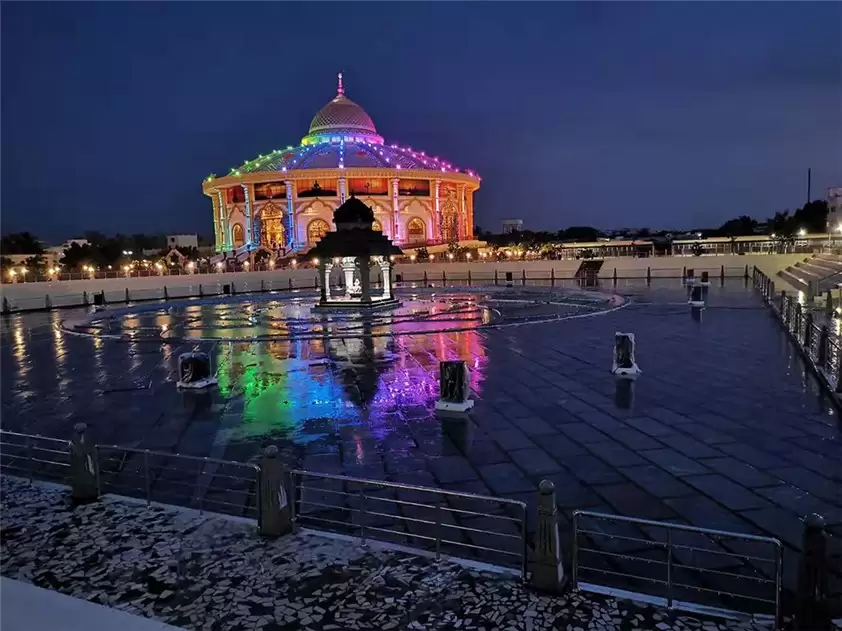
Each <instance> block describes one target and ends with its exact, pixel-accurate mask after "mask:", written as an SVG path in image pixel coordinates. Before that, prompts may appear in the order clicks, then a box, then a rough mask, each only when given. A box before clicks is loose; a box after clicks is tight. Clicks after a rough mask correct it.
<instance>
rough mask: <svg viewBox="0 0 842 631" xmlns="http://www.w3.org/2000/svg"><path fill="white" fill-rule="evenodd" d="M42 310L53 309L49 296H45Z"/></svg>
mask: <svg viewBox="0 0 842 631" xmlns="http://www.w3.org/2000/svg"><path fill="white" fill-rule="evenodd" d="M44 308H45V309H52V308H53V303H52V301H51V300H50V294H47V295H45V296H44Z"/></svg>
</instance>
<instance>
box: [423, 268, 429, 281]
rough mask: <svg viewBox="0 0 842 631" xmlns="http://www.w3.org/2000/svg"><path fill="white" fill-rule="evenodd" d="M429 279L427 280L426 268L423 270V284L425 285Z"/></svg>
mask: <svg viewBox="0 0 842 631" xmlns="http://www.w3.org/2000/svg"><path fill="white" fill-rule="evenodd" d="M428 283H429V281H428V280H427V270H424V285H427V284H428Z"/></svg>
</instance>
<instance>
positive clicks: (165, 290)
mask: <svg viewBox="0 0 842 631" xmlns="http://www.w3.org/2000/svg"><path fill="white" fill-rule="evenodd" d="M169 299H170V295H169V294H168V293H167V286H166V285H164V300H169Z"/></svg>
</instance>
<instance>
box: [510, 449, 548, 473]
mask: <svg viewBox="0 0 842 631" xmlns="http://www.w3.org/2000/svg"><path fill="white" fill-rule="evenodd" d="M509 456H510V457H511V458H512V460H513V461H514V463H515V464H516V465H518V466H519V467H520V468H521V469H522V470H523V471H524V472H525V473H526V475H528V476H533V475H545V474H547V473H555V472H556V471H560V470H561V465H560V464H559V463H558V462H557V461H556V460H555V459H554V458H552V457H550V456H549V454H547V452H546V451H543V450H542V449H517V450H514V451H510V452H509Z"/></svg>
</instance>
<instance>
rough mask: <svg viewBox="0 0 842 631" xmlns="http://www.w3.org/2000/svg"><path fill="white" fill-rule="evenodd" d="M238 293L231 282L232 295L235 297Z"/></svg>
mask: <svg viewBox="0 0 842 631" xmlns="http://www.w3.org/2000/svg"><path fill="white" fill-rule="evenodd" d="M236 293H237V289H236V288H235V287H234V281H231V295H232V296H233V295H235V294H236Z"/></svg>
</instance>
